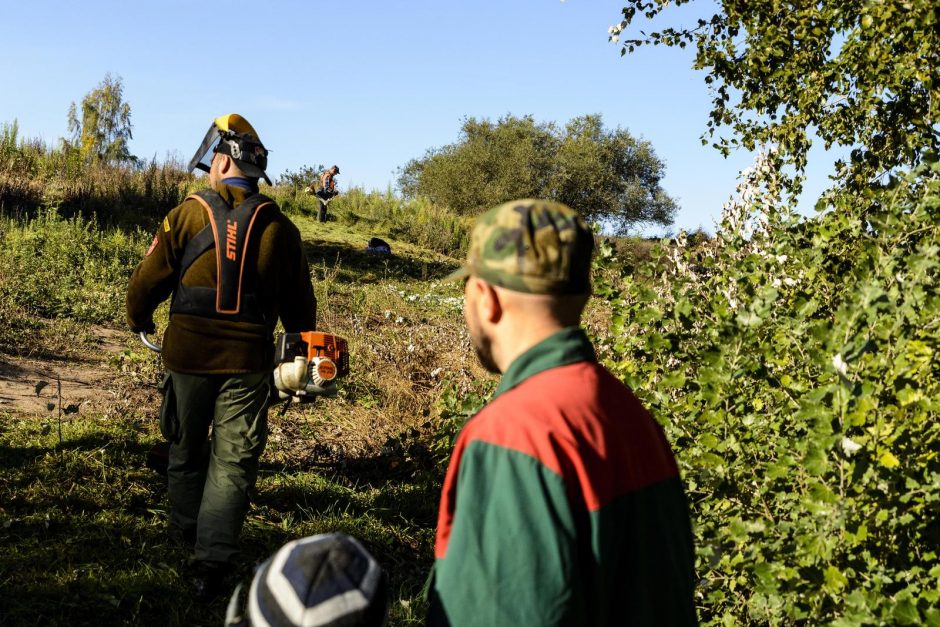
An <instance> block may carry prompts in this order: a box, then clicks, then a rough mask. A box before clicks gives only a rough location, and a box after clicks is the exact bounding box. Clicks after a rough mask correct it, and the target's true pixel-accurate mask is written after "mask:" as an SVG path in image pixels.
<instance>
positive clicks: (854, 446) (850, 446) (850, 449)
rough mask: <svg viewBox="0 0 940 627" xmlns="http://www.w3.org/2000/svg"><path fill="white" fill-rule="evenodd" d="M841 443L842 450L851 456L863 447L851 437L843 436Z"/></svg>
mask: <svg viewBox="0 0 940 627" xmlns="http://www.w3.org/2000/svg"><path fill="white" fill-rule="evenodd" d="M841 444H842V452H843V453H845V454H846V456H847V457H851V456H852V455H854V454H855V453H857V452H858V451H860V450H861V449H862V445H861V444H859V443H858V442H855V441H854V440H852V439H851V438H842V442H841Z"/></svg>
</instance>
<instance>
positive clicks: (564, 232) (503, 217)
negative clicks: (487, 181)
mask: <svg viewBox="0 0 940 627" xmlns="http://www.w3.org/2000/svg"><path fill="white" fill-rule="evenodd" d="M593 249H594V236H593V234H592V233H591V231H590V229H588V227H587V226H586V225H585V224H584V221H583V220H581V218H580V217H579V216H578V214H576V213H575V212H574V210H573V209H571V207H568V206H567V205H563V204H562V203H559V202H551V201H547V200H533V199H524V200H513V201H511V202H507V203H504V204H502V205H499V206H498V207H493V208H492V209H490V210H489V211H487V212H486V213H484V214H483V215H482V216H480V217H479V218H478V219H477V221H476V224H475V225H474V226H473V231H472V232H471V234H470V250H469V252H468V253H467V261H466V262H465V263H464V265H463V267H461V268H460V269H459V270H457V271H456V272H454V273H453V274H451V275H450V276H448V277H447V278H446V279H445V280H447V281H453V280H457V279H462V278H465V277H467V276H471V275H472V276H476V277H480V278H481V279H483V280H484V281H487V282H488V283H491V284H492V285H497V286H499V287H504V288H506V289H509V290H513V291H515V292H528V293H531V294H583V293H585V292H589V291H590V290H591V253H592V251H593Z"/></svg>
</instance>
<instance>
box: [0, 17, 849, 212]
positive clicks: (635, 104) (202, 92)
mask: <svg viewBox="0 0 940 627" xmlns="http://www.w3.org/2000/svg"><path fill="white" fill-rule="evenodd" d="M4 5H5V6H4V7H3V22H2V25H0V76H2V77H3V88H2V90H0V122H10V121H12V120H13V119H16V120H17V121H18V122H19V126H20V132H21V135H22V136H26V137H40V138H42V139H44V140H46V141H47V142H50V143H52V142H55V141H57V140H58V138H59V137H62V136H64V135H66V117H67V112H68V108H69V104H70V103H71V102H73V101H76V102H78V101H80V100H81V98H82V96H83V95H84V94H85V93H87V92H88V91H90V90H91V89H93V88H94V87H95V86H96V85H97V84H98V83H99V82H100V81H101V79H102V78H103V77H104V75H105V73H107V72H111V73H113V74H117V75H120V76H121V77H122V78H123V81H124V88H125V93H124V95H125V99H126V100H127V101H128V102H129V103H130V105H131V108H132V122H133V125H134V129H133V133H134V139H133V141H132V142H131V146H130V147H131V152H132V153H134V154H136V155H138V156H140V157H145V158H150V157H154V156H156V157H157V159H163V158H164V157H166V156H167V155H176V156H178V157H180V158H182V159H185V160H188V159H189V157H190V156H192V153H193V152H194V151H195V149H196V146H197V145H198V143H199V141H200V139H201V138H202V136H203V134H204V133H205V130H206V129H207V128H208V126H209V124H210V123H211V121H212V119H213V118H214V117H216V116H218V115H221V114H223V113H232V112H237V113H241V114H242V115H244V116H245V117H246V118H248V120H249V121H251V122H252V124H253V125H254V126H255V127H256V129H257V130H258V132H259V134H260V135H261V138H262V140H263V141H264V142H265V144H266V145H267V146H268V147H269V148H270V149H271V151H272V152H271V155H270V158H269V174H271V175H272V178H275V177H276V176H277V175H278V174H280V173H281V172H283V171H284V170H286V169H291V170H295V169H298V168H299V167H301V166H303V165H315V164H318V163H323V164H326V165H330V164H333V163H336V164H338V165H339V166H340V168H341V170H342V174H341V176H340V177H339V178H338V181H339V183H340V186H341V187H348V186H350V185H359V186H363V187H365V188H367V189H370V188H376V189H382V190H384V189H385V188H386V187H387V186H388V185H389V184H390V183H392V184H394V181H395V178H396V172H395V171H396V169H397V168H398V167H400V166H402V165H404V164H405V163H406V162H407V161H409V160H410V159H412V158H415V157H420V156H421V155H423V154H424V152H425V151H426V150H427V149H428V148H431V147H438V146H442V145H444V144H447V143H451V142H453V141H455V140H456V139H457V133H458V130H459V128H460V125H461V121H462V119H463V118H464V117H465V116H475V117H478V118H483V117H487V118H491V119H496V118H498V117H500V116H502V115H505V114H507V113H511V114H514V115H526V114H531V115H533V116H534V117H535V118H536V119H537V120H539V121H556V122H559V123H564V122H565V121H567V120H569V119H571V118H573V117H575V116H578V115H583V114H586V113H600V114H602V115H603V116H604V121H605V124H606V125H607V126H608V127H609V128H614V127H617V126H619V127H623V128H626V129H629V131H630V132H631V133H632V134H634V135H636V136H640V137H643V138H644V139H647V140H649V141H650V142H651V143H652V145H653V147H654V149H655V151H656V153H657V154H658V156H659V157H660V158H661V159H663V160H664V161H665V162H666V176H665V179H664V180H663V186H664V188H665V189H666V191H667V192H668V193H670V194H671V195H672V196H674V197H675V198H677V200H678V202H679V206H680V210H679V213H678V214H677V216H676V224H675V227H674V228H686V229H694V228H696V227H698V226H703V227H705V228H706V229H708V230H712V229H711V225H712V224H713V222H714V220H715V219H716V218H717V216H718V214H719V212H720V210H721V205H722V203H723V202H725V201H726V200H727V199H728V198H729V196H730V195H731V194H732V193H733V191H734V187H735V182H736V175H737V172H738V171H739V170H740V169H741V168H742V167H744V166H746V165H748V164H749V163H750V160H751V157H750V155H748V154H745V153H741V154H736V155H733V156H732V157H730V158H729V159H723V158H722V157H721V156H720V155H719V154H718V153H717V151H715V150H713V149H711V148H708V147H704V146H702V145H701V143H700V140H699V138H700V135H701V134H702V132H703V131H704V130H705V124H706V121H707V115H708V112H709V110H710V100H709V94H708V91H707V89H706V86H705V83H704V80H703V79H704V74H702V73H700V72H694V71H693V70H692V69H691V64H692V54H693V53H692V51H691V49H687V50H671V49H667V48H656V49H653V48H649V49H642V50H641V51H640V52H639V53H635V54H633V55H627V56H626V57H621V56H620V52H619V48H618V46H616V45H614V44H611V43H609V42H608V41H607V27H608V26H610V25H611V24H614V23H616V22H618V21H619V17H620V8H621V7H622V6H623V4H622V2H617V1H613V2H607V1H599V0H567V1H564V2H560V1H559V0H502V1H494V0H477V1H474V2H454V1H447V0H415V1H402V2H394V3H393V2H377V1H371V0H369V1H356V0H346V1H345V2H335V1H334V2H329V3H327V2H320V1H308V2H300V1H296V2H295V1H284V2H265V3H260V2H242V1H239V0H232V1H230V2H227V3H224V4H223V3H198V2H176V1H170V2H160V3H155V2H148V3H130V2H112V1H95V0H88V1H86V2H83V3H76V2H44V1H42V0H36V1H35V2H30V3H25V2H12V1H8V2H5V3H4ZM223 7H224V8H223ZM710 8H711V3H710V2H708V1H707V0H706V1H701V0H700V1H699V2H696V3H692V6H691V7H688V8H687V7H683V8H682V10H681V11H678V12H676V13H675V15H674V17H673V19H672V22H673V23H676V24H682V23H693V22H694V19H695V18H696V17H698V15H700V14H704V13H706V12H707V11H708V10H709V9H710ZM709 14H710V13H709ZM820 153H821V151H819V150H817V151H816V154H813V155H811V165H810V168H811V169H810V171H809V180H808V183H807V191H806V193H805V194H804V199H805V201H804V203H803V204H804V205H806V206H807V207H810V206H812V204H813V201H814V200H815V197H816V196H818V194H819V192H820V191H821V190H822V189H823V188H824V187H825V185H826V177H827V175H828V173H829V172H830V171H831V161H832V159H831V158H827V156H826V155H825V154H820Z"/></svg>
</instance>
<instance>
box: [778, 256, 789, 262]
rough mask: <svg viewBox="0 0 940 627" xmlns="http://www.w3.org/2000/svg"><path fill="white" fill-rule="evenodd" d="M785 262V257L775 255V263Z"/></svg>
mask: <svg viewBox="0 0 940 627" xmlns="http://www.w3.org/2000/svg"><path fill="white" fill-rule="evenodd" d="M786 261H787V256H786V255H777V263H786Z"/></svg>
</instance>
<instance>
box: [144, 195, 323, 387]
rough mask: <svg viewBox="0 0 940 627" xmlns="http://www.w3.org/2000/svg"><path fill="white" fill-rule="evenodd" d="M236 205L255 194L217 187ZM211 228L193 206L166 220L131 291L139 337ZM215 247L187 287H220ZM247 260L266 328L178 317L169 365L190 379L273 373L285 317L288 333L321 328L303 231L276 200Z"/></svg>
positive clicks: (166, 342)
mask: <svg viewBox="0 0 940 627" xmlns="http://www.w3.org/2000/svg"><path fill="white" fill-rule="evenodd" d="M216 191H217V192H218V193H219V195H220V196H221V197H222V199H223V200H224V201H225V202H226V203H228V204H229V205H232V206H236V205H238V204H239V203H241V202H242V201H244V200H245V198H247V197H248V196H250V195H251V194H252V193H253V191H252V190H249V189H245V188H243V187H240V186H238V185H234V184H233V185H228V184H225V183H224V182H223V183H221V184H220V185H219V187H218V189H216ZM207 224H209V215H208V211H207V210H206V208H205V207H203V205H202V204H201V203H200V202H199V201H197V200H195V199H193V198H189V199H187V200H185V201H184V202H183V203H182V204H181V205H179V206H178V207H176V208H175V209H173V210H171V211H170V213H169V214H167V216H166V218H164V220H163V222H162V224H161V226H160V228H159V229H158V230H157V234H156V236H155V237H154V239H153V243H152V244H151V245H150V249H149V250H148V251H147V255H146V256H145V257H144V259H143V261H141V262H140V264H139V265H138V266H137V268H136V269H135V270H134V274H133V275H132V276H131V280H130V284H129V285H128V288H127V321H128V325H129V326H130V327H131V330H132V331H135V332H137V331H150V330H152V329H153V313H154V310H155V309H156V308H157V306H158V305H159V304H160V303H161V302H163V301H164V300H166V299H167V298H168V297H169V296H170V295H171V294H172V293H173V291H174V290H176V289H177V285H178V284H179V280H180V276H179V270H180V262H181V260H182V258H183V252H184V250H185V249H186V244H187V243H188V242H189V241H190V240H191V239H192V238H193V237H195V236H196V234H197V233H199V232H200V231H201V230H202V229H203V227H205V226H206V225H207ZM215 255H216V253H215V248H214V247H213V248H210V249H209V250H208V251H207V252H205V253H203V254H202V255H201V256H199V257H198V258H196V260H195V261H194V262H193V264H192V265H191V266H190V267H189V269H188V270H187V271H186V273H185V275H184V276H183V277H182V281H183V284H184V285H192V286H204V287H215V286H216V281H217V277H218V268H217V263H216V256H215ZM243 255H244V269H245V271H244V274H243V279H242V281H243V289H244V290H245V292H246V293H251V294H254V295H255V296H256V297H257V298H258V301H259V302H260V304H261V309H262V310H263V311H262V313H263V315H264V320H265V322H263V323H254V322H244V321H236V320H227V319H224V318H212V317H204V316H199V315H190V314H183V313H175V314H172V315H171V316H170V323H169V325H168V326H167V329H166V332H165V333H164V336H163V353H162V355H163V363H164V365H165V366H166V367H167V368H168V369H170V370H173V371H175V372H182V373H188V374H244V373H252V372H262V371H265V370H269V369H270V368H272V367H273V363H274V338H273V332H274V327H275V324H276V323H277V320H278V318H280V320H281V323H282V324H283V325H284V329H285V330H286V331H288V332H297V331H310V330H313V329H315V328H316V323H317V301H316V297H315V296H314V294H313V285H312V284H311V282H310V269H309V266H308V265H307V257H306V255H305V254H304V249H303V242H302V240H301V237H300V232H299V231H298V230H297V227H296V226H294V224H293V223H292V222H291V221H290V220H289V219H288V218H287V216H285V215H284V214H283V213H281V210H280V209H278V207H277V205H275V204H274V203H273V202H272V203H269V204H268V205H267V206H265V207H259V209H258V210H257V214H256V216H255V219H254V224H253V226H252V234H251V236H250V237H249V239H248V243H247V245H246V249H245V250H244V252H243Z"/></svg>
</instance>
